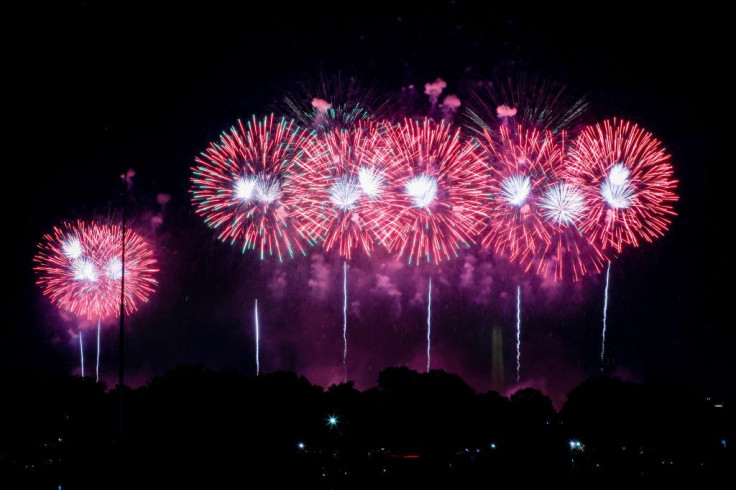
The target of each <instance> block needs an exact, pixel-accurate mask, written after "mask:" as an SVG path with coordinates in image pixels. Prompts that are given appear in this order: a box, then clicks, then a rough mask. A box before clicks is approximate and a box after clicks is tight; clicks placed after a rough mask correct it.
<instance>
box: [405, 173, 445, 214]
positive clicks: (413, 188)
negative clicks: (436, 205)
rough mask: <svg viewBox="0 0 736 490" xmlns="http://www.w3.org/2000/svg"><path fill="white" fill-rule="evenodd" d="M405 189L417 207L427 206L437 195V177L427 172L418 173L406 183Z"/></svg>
mask: <svg viewBox="0 0 736 490" xmlns="http://www.w3.org/2000/svg"><path fill="white" fill-rule="evenodd" d="M404 190H405V191H406V193H407V194H408V195H409V196H411V202H412V205H413V206H414V207H415V208H426V207H427V206H429V205H430V204H432V201H434V199H435V198H436V197H437V179H435V178H434V177H432V176H430V175H427V174H422V175H418V176H416V177H413V178H412V179H411V180H410V181H409V182H407V183H406V185H405V186H404Z"/></svg>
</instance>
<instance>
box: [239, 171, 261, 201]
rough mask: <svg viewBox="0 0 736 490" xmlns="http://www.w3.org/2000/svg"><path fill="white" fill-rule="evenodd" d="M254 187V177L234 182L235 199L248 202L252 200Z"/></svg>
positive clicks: (242, 178)
mask: <svg viewBox="0 0 736 490" xmlns="http://www.w3.org/2000/svg"><path fill="white" fill-rule="evenodd" d="M255 187H256V178H255V177H253V176H248V177H241V178H239V179H238V180H237V181H236V182H235V197H237V198H238V199H240V200H242V201H250V200H251V199H253V189H254V188H255Z"/></svg>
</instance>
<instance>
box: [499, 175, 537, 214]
mask: <svg viewBox="0 0 736 490" xmlns="http://www.w3.org/2000/svg"><path fill="white" fill-rule="evenodd" d="M531 190H532V183H531V180H529V177H525V176H523V175H520V174H517V175H512V176H511V177H506V178H505V179H503V181H502V182H501V196H503V198H504V199H505V200H506V202H508V203H509V204H511V205H512V206H519V207H521V206H522V205H523V204H524V201H526V198H527V197H528V196H529V193H530V192H531Z"/></svg>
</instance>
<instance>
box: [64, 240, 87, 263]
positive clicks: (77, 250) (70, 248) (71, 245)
mask: <svg viewBox="0 0 736 490" xmlns="http://www.w3.org/2000/svg"><path fill="white" fill-rule="evenodd" d="M61 248H62V251H63V252H64V255H65V256H66V257H67V258H68V259H71V260H75V259H78V258H79V256H80V255H82V243H81V242H80V241H79V238H77V237H75V236H72V237H69V238H68V239H66V240H65V241H64V242H63V243H62V245H61Z"/></svg>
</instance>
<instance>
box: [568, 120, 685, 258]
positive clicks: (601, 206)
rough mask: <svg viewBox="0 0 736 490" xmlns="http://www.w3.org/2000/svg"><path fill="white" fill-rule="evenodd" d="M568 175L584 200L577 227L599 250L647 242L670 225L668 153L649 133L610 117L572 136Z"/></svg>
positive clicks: (616, 249) (616, 250)
mask: <svg viewBox="0 0 736 490" xmlns="http://www.w3.org/2000/svg"><path fill="white" fill-rule="evenodd" d="M569 162H570V163H569V165H568V166H567V174H568V175H567V177H568V180H569V181H571V182H572V183H574V184H576V185H577V186H578V187H579V188H580V189H582V190H583V192H584V193H585V194H586V195H585V197H586V199H587V201H588V203H589V205H588V209H587V212H586V213H585V216H584V218H583V220H582V222H581V224H580V230H581V231H582V232H583V234H584V235H586V236H587V237H588V239H589V241H590V242H591V243H594V244H595V245H596V246H597V247H599V248H600V249H601V250H602V251H603V252H604V253H605V252H607V251H610V253H619V252H621V250H622V248H623V246H624V245H632V246H635V247H636V246H638V245H639V244H640V242H641V241H642V240H643V241H645V242H651V241H652V240H653V239H655V238H657V237H659V236H661V235H662V234H663V233H664V232H665V231H666V230H667V228H668V227H669V225H670V223H671V221H672V219H671V218H672V216H674V215H675V214H676V213H675V211H674V209H673V203H674V202H675V201H676V200H677V195H676V194H675V192H674V190H675V186H676V184H677V181H676V180H674V179H673V178H672V176H673V171H672V165H671V163H670V157H669V155H667V154H666V153H665V152H664V149H663V148H662V144H661V142H660V141H659V140H657V139H656V138H654V137H653V136H652V134H651V133H648V132H646V131H644V130H643V129H641V128H639V126H637V125H636V124H633V123H631V122H628V121H622V120H618V119H615V118H614V119H613V120H612V121H605V122H604V123H603V124H596V125H594V126H588V127H587V128H585V129H584V130H583V131H582V132H581V133H580V134H579V135H578V137H577V138H576V140H575V142H574V144H573V148H572V151H571V152H570V160H569Z"/></svg>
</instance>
